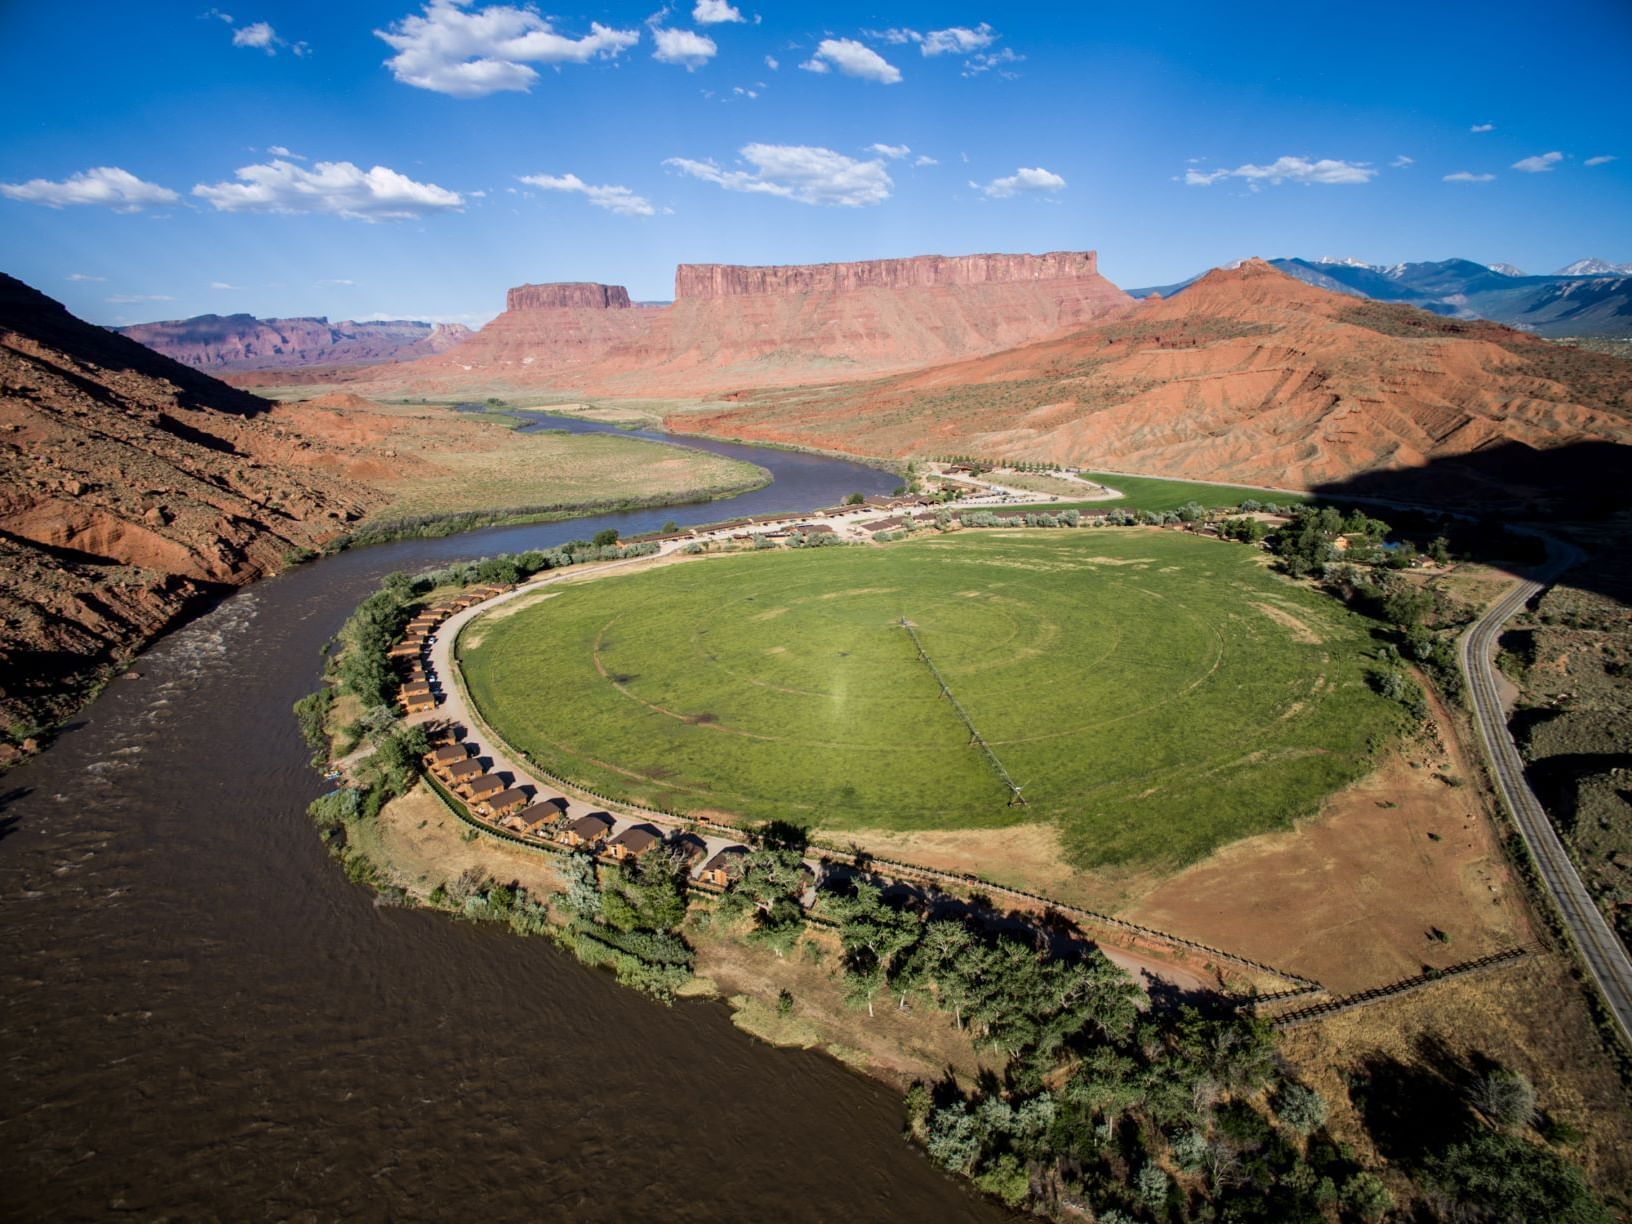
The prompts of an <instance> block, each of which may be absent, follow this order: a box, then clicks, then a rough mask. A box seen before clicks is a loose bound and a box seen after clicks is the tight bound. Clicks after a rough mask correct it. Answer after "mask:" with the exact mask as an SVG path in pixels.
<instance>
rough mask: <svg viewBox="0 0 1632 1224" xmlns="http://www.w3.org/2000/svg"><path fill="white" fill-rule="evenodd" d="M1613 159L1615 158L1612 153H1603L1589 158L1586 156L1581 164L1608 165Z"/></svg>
mask: <svg viewBox="0 0 1632 1224" xmlns="http://www.w3.org/2000/svg"><path fill="white" fill-rule="evenodd" d="M1614 160H1615V157H1614V155H1613V154H1609V153H1605V154H1601V155H1599V156H1598V157H1589V158H1587V160H1586V161H1584V162H1582V163H1581V164H1582V165H1584V166H1607V165H1609V163H1610V162H1612V161H1614Z"/></svg>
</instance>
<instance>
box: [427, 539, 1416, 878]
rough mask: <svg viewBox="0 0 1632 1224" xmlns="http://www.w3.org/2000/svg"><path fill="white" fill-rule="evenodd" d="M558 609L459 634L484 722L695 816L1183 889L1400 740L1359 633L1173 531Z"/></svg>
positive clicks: (745, 562) (1262, 572) (926, 546)
mask: <svg viewBox="0 0 1632 1224" xmlns="http://www.w3.org/2000/svg"><path fill="white" fill-rule="evenodd" d="M551 592H552V593H549V594H547V595H541V596H540V597H539V598H538V599H537V600H536V601H534V602H530V603H528V604H527V605H526V606H523V607H521V608H520V609H519V610H514V609H509V608H504V609H500V610H499V611H498V613H497V614H495V615H492V616H489V617H486V618H484V619H482V620H481V621H479V622H477V623H476V624H474V625H472V626H471V627H470V628H468V629H467V630H466V631H465V633H464V635H463V636H462V638H461V640H460V644H459V651H460V658H461V662H462V667H463V671H464V674H465V678H466V681H467V684H468V687H469V690H470V693H471V696H472V697H473V698H474V700H475V702H476V704H477V707H478V709H479V710H480V711H481V713H482V715H483V717H484V718H485V719H487V720H488V722H490V723H491V724H492V725H493V726H494V727H495V728H496V729H497V730H498V731H499V732H500V734H501V735H503V736H504V737H505V738H506V739H507V740H509V741H510V743H512V744H514V745H515V746H517V747H519V748H521V749H523V750H524V751H526V752H528V753H529V754H531V756H532V757H533V758H534V759H535V760H536V761H538V762H539V763H540V764H542V765H545V766H546V767H548V768H550V769H552V770H553V771H554V772H556V773H558V774H560V775H562V776H565V777H567V778H570V779H572V780H574V781H576V782H579V783H581V784H583V785H585V786H588V787H590V788H592V789H594V790H597V791H600V792H602V793H608V794H612V795H616V796H618V797H620V798H626V799H628V800H631V801H634V802H639V803H644V804H648V805H653V806H661V807H667V808H675V809H679V810H682V811H693V812H711V813H726V814H730V815H733V816H740V817H748V818H756V819H764V818H770V817H778V818H783V819H790V820H794V821H797V822H799V823H802V824H806V825H811V826H820V827H823V828H827V829H842V828H847V827H848V828H859V827H874V828H880V827H881V828H894V829H929V828H959V827H971V826H996V825H1002V824H1006V823H1014V822H1019V821H1025V820H1039V819H1047V820H1053V821H1056V822H1058V824H1059V827H1060V830H1061V833H1062V836H1063V839H1064V842H1065V845H1066V847H1067V849H1068V852H1069V853H1070V854H1071V856H1072V858H1073V859H1074V860H1075V861H1077V862H1079V863H1083V864H1092V863H1107V862H1145V861H1163V862H1181V861H1186V860H1188V859H1191V858H1195V857H1198V856H1200V855H1201V854H1203V853H1205V852H1206V851H1207V850H1209V849H1211V848H1212V847H1214V846H1216V845H1218V844H1220V843H1221V842H1223V841H1226V840H1230V839H1232V838H1235V837H1239V836H1243V835H1246V834H1248V833H1253V832H1258V831H1261V830H1264V829H1268V828H1273V827H1276V826H1280V825H1284V824H1285V823H1287V822H1288V821H1289V820H1290V819H1292V818H1293V817H1295V816H1297V815H1301V814H1304V813H1307V812H1309V811H1312V810H1313V809H1314V807H1315V806H1316V804H1317V803H1318V801H1319V799H1320V797H1321V796H1322V795H1324V794H1326V793H1328V792H1330V791H1331V790H1333V789H1336V788H1337V787H1338V786H1340V785H1342V784H1343V783H1344V782H1346V781H1348V780H1349V779H1351V778H1353V777H1355V776H1356V775H1357V774H1358V773H1360V772H1362V771H1363V770H1364V768H1365V766H1366V762H1367V760H1368V758H1369V756H1370V754H1371V753H1372V751H1373V750H1374V749H1375V747H1376V746H1377V745H1379V744H1380V743H1382V742H1383V741H1384V740H1385V739H1386V738H1387V736H1388V735H1389V734H1390V733H1391V731H1392V730H1393V729H1394V728H1395V727H1396V726H1397V725H1398V712H1397V707H1395V706H1394V705H1392V704H1391V703H1389V702H1386V701H1384V700H1383V699H1381V698H1379V697H1377V696H1376V695H1374V694H1373V693H1372V692H1371V691H1370V689H1369V687H1368V686H1367V684H1366V682H1365V678H1364V672H1363V663H1364V657H1365V653H1366V652H1367V651H1368V650H1369V649H1371V645H1370V641H1369V637H1368V634H1367V630H1366V627H1365V625H1364V623H1363V622H1361V621H1360V620H1359V619H1358V618H1357V617H1354V616H1352V615H1351V614H1349V613H1347V612H1346V611H1344V610H1343V609H1341V608H1340V607H1339V606H1337V605H1336V604H1335V603H1333V602H1332V601H1330V600H1326V599H1324V598H1322V597H1320V596H1318V595H1315V594H1312V593H1309V592H1306V591H1304V590H1302V589H1300V588H1297V587H1295V586H1293V585H1291V584H1290V583H1287V582H1285V581H1284V580H1282V579H1280V578H1278V577H1276V576H1274V575H1273V574H1270V573H1268V572H1267V571H1266V569H1265V567H1264V565H1263V557H1262V554H1261V553H1258V552H1256V551H1255V550H1252V549H1248V548H1244V547H1240V546H1237V545H1229V544H1222V543H1219V542H1216V541H1210V540H1203V539H1197V538H1195V537H1190V536H1184V535H1180V534H1178V533H1173V532H1156V531H1149V530H1133V531H1111V530H1085V529H1079V530H1074V531H1071V530H1056V531H1048V530H1038V531H1029V532H1024V533H1021V532H990V531H965V532H960V533H957V534H954V535H935V536H930V537H927V538H920V539H918V540H915V541H910V542H903V543H899V544H894V545H891V546H889V547H885V548H827V549H811V550H797V551H775V552H759V553H749V554H744V555H740V556H732V557H719V558H705V559H700V560H697V561H694V562H688V563H685V564H680V565H671V566H666V567H662V568H658V569H654V570H650V571H647V572H644V573H638V574H629V575H623V576H608V577H606V578H604V579H596V580H591V581H584V582H579V583H570V584H566V585H562V586H557V587H554V588H551ZM906 626H911V628H912V630H913V632H912V633H909V632H908V629H907V627H906ZM914 634H916V643H915V641H914ZM919 644H921V646H922V651H923V653H922V655H921V654H920V652H919V649H918V645H919ZM942 681H944V683H945V686H946V688H947V689H948V690H949V691H950V694H951V697H950V698H948V697H947V696H945V695H943V692H942ZM960 711H961V713H960ZM971 726H972V727H973V728H974V729H975V731H978V734H979V739H980V740H982V741H984V743H985V744H986V745H987V746H988V747H989V749H990V754H989V755H988V753H987V752H985V751H983V750H982V748H981V747H980V746H979V744H978V743H975V742H972V740H973V739H974V736H973V735H972V734H971ZM994 758H995V759H994ZM1005 776H1007V778H1009V779H1012V780H1013V782H1014V783H1016V784H1018V785H1019V786H1020V787H1021V788H1022V790H1021V793H1022V794H1023V796H1024V798H1025V800H1026V803H1025V805H1024V806H1019V805H1015V804H1013V803H1011V799H1012V797H1013V792H1012V791H1011V790H1010V788H1009V785H1008V783H1007V782H1006V781H1005Z"/></svg>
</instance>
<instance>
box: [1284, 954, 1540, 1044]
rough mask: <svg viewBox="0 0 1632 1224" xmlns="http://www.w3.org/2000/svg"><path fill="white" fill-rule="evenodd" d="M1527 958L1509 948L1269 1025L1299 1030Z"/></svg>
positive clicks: (1298, 1012) (1292, 1013)
mask: <svg viewBox="0 0 1632 1224" xmlns="http://www.w3.org/2000/svg"><path fill="white" fill-rule="evenodd" d="M1526 955H1528V952H1527V951H1526V950H1525V949H1524V948H1509V949H1507V950H1506V951H1505V952H1493V953H1491V954H1490V955H1489V956H1481V957H1478V958H1477V959H1475V960H1470V961H1463V962H1462V963H1461V964H1458V965H1452V966H1451V967H1450V968H1448V969H1430V970H1429V971H1428V972H1427V973H1419V974H1417V975H1416V976H1415V977H1408V978H1403V979H1401V980H1400V981H1398V982H1394V983H1392V984H1390V985H1388V986H1378V987H1375V988H1373V989H1371V990H1362V991H1361V992H1360V993H1359V994H1352V995H1345V996H1344V997H1343V998H1341V999H1331V1000H1329V1001H1328V1002H1325V1003H1316V1004H1315V1005H1314V1006H1313V1007H1300V1008H1298V1009H1297V1010H1296V1011H1289V1012H1283V1013H1282V1014H1281V1015H1279V1016H1271V1017H1269V1022H1270V1023H1271V1024H1273V1025H1274V1026H1275V1027H1276V1028H1296V1027H1297V1026H1298V1025H1300V1024H1308V1023H1309V1022H1310V1021H1313V1020H1324V1019H1325V1018H1326V1017H1328V1016H1335V1015H1337V1014H1338V1013H1340V1012H1346V1011H1352V1010H1354V1009H1355V1008H1357V1007H1365V1006H1366V1005H1367V1004H1369V1003H1380V1002H1382V1001H1383V1000H1384V999H1397V998H1399V997H1400V996H1401V995H1408V994H1411V993H1412V992H1413V991H1417V990H1421V989H1422V988H1423V987H1424V986H1432V985H1433V984H1434V983H1435V982H1443V981H1444V980H1445V979H1446V978H1453V977H1460V976H1461V975H1463V974H1465V973H1476V972H1478V971H1479V970H1480V969H1489V968H1492V967H1493V966H1496V965H1505V964H1508V963H1510V962H1512V961H1516V960H1518V959H1519V958H1521V957H1523V956H1526Z"/></svg>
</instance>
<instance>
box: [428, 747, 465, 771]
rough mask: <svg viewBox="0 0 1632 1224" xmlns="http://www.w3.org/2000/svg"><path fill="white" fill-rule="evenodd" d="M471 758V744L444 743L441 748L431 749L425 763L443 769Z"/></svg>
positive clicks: (435, 768)
mask: <svg viewBox="0 0 1632 1224" xmlns="http://www.w3.org/2000/svg"><path fill="white" fill-rule="evenodd" d="M469 759H470V745H469V744H444V745H443V746H442V747H440V748H433V749H431V751H430V752H429V753H428V754H427V755H426V757H425V763H426V764H427V765H429V766H430V767H431V768H432V769H434V770H442V769H446V768H447V767H448V766H449V765H457V764H458V763H459V762H460V761H466V760H469Z"/></svg>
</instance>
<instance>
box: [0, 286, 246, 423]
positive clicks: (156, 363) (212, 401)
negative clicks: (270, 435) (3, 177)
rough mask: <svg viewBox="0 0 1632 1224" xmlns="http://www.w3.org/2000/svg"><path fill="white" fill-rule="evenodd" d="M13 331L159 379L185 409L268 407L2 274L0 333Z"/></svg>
mask: <svg viewBox="0 0 1632 1224" xmlns="http://www.w3.org/2000/svg"><path fill="white" fill-rule="evenodd" d="M5 331H11V332H16V333H18V334H19V335H22V336H25V337H27V338H28V339H30V340H32V341H34V342H35V343H36V344H38V345H40V346H41V347H42V348H44V349H46V350H48V351H49V352H50V353H52V354H60V355H65V356H68V357H71V358H72V359H73V360H74V361H75V362H77V363H81V364H82V365H83V364H84V363H89V364H91V365H94V366H97V367H100V368H101V369H103V370H107V371H112V372H115V373H128V374H137V375H140V376H142V377H144V378H152V379H159V380H163V381H164V382H168V383H170V384H171V385H172V386H173V387H175V389H176V404H177V406H178V407H181V408H186V409H213V410H215V411H217V412H230V413H233V414H234V415H236V416H256V415H258V414H260V413H262V412H265V411H266V410H267V409H269V408H271V407H272V404H271V402H270V401H268V400H264V399H262V398H261V397H260V396H258V395H251V394H249V392H247V391H240V390H238V389H237V388H236V387H229V386H228V385H227V384H226V383H224V382H221V381H219V380H217V379H214V378H211V377H210V376H209V375H208V374H205V373H203V372H201V371H199V370H195V369H193V368H192V367H190V366H185V365H182V364H181V363H180V362H179V361H173V360H171V359H170V358H169V357H165V356H163V355H162V354H160V353H155V352H154V351H153V350H152V349H150V348H147V347H146V346H145V345H141V344H138V343H136V341H134V340H128V339H126V338H125V337H124V336H120V335H116V334H115V333H113V332H111V331H108V330H107V329H106V328H102V327H97V326H96V325H94V324H92V323H87V322H85V321H84V320H83V319H80V318H77V317H76V316H74V315H72V314H70V313H69V312H68V310H67V309H66V308H65V307H64V306H63V305H62V304H61V303H60V302H58V301H56V300H55V299H53V298H49V297H47V296H46V295H45V294H43V293H41V292H40V291H39V290H37V289H35V288H33V287H32V286H30V285H27V284H25V283H24V282H22V281H20V280H17V279H16V278H15V277H11V276H7V275H5V274H4V273H0V332H5ZM51 364H52V366H53V368H55V369H56V371H57V373H58V374H59V375H61V376H63V377H66V378H67V379H68V380H69V381H70V382H74V383H76V384H77V385H79V386H81V388H82V389H85V390H87V391H88V392H90V393H92V394H93V395H95V396H96V397H97V398H98V399H101V400H103V401H104V402H106V401H107V399H108V396H109V392H108V390H107V389H106V387H104V386H103V385H102V383H101V382H100V381H98V380H92V379H88V378H87V377H86V376H85V373H84V372H82V371H77V370H72V369H65V368H63V367H61V366H58V365H56V363H55V362H51Z"/></svg>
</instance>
